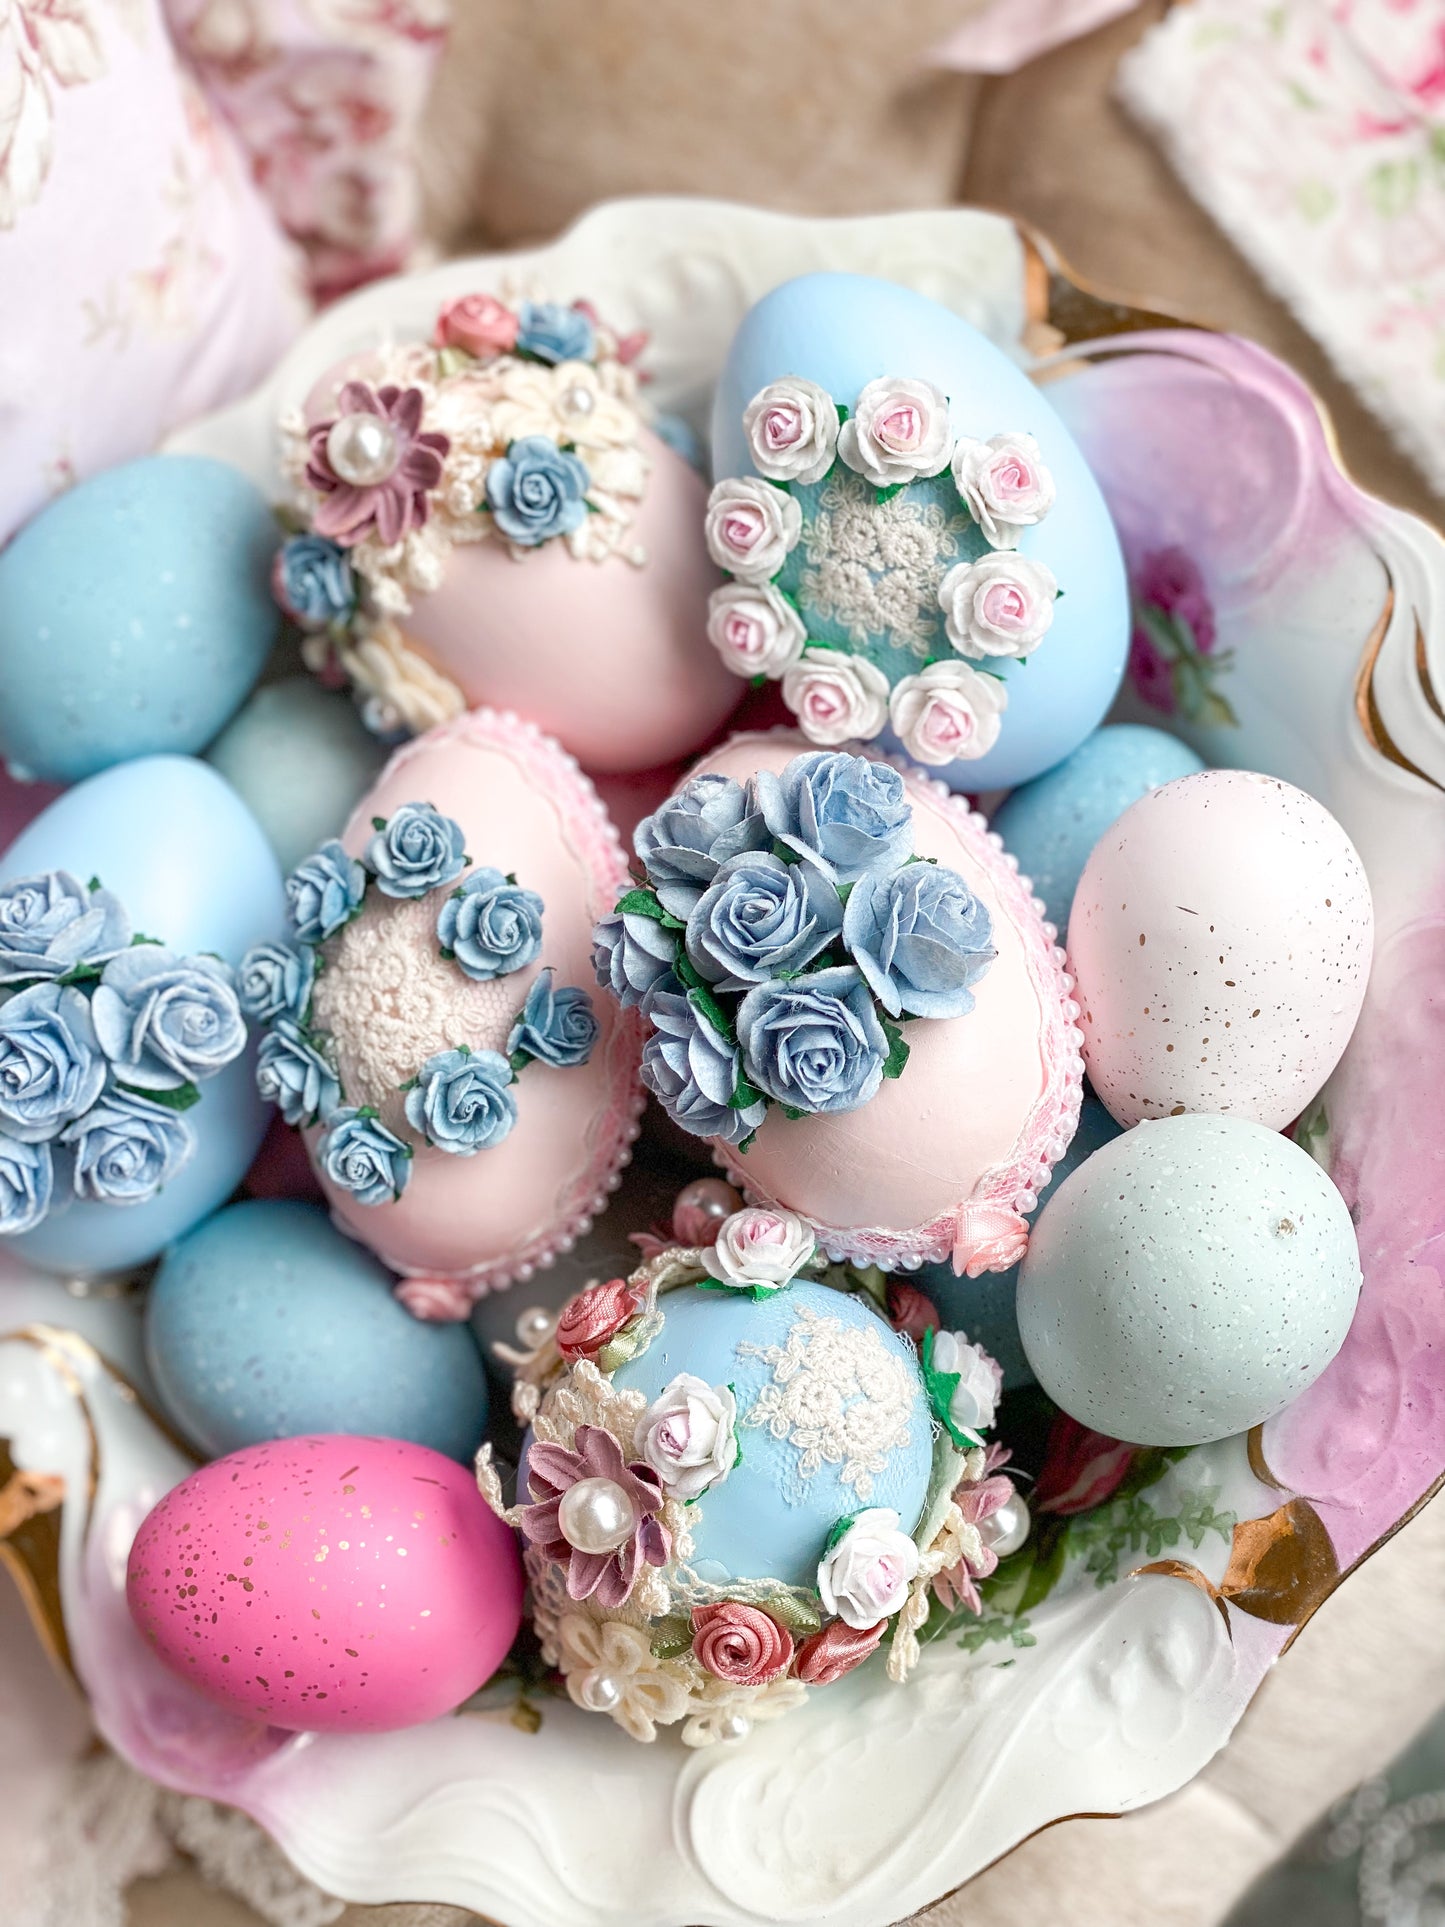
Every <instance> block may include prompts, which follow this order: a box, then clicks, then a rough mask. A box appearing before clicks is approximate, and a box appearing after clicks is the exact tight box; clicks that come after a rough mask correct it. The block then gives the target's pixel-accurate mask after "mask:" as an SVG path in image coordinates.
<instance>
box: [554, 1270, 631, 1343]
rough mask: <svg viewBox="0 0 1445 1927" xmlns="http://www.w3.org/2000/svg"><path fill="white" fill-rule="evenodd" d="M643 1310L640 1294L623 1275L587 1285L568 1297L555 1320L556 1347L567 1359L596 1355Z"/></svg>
mask: <svg viewBox="0 0 1445 1927" xmlns="http://www.w3.org/2000/svg"><path fill="white" fill-rule="evenodd" d="M641 1310H642V1294H641V1292H640V1291H638V1290H637V1289H636V1288H635V1287H634V1286H632V1285H629V1284H628V1282H627V1280H626V1279H625V1278H609V1279H608V1281H607V1282H606V1284H602V1285H589V1286H588V1287H587V1289H586V1290H585V1291H579V1292H578V1293H577V1295H576V1297H575V1298H569V1299H568V1301H567V1303H566V1304H565V1305H564V1306H563V1307H562V1315H561V1317H560V1318H559V1319H558V1320H557V1349H558V1351H559V1352H561V1354H562V1356H563V1357H564V1358H565V1359H567V1360H568V1361H569V1362H574V1363H575V1361H576V1360H577V1359H579V1358H595V1357H596V1356H597V1354H598V1352H600V1351H601V1350H602V1348H603V1346H604V1345H606V1344H607V1343H608V1341H609V1340H610V1339H613V1338H615V1337H616V1336H617V1334H618V1332H620V1331H621V1329H622V1327H623V1326H624V1325H625V1324H626V1323H627V1322H628V1320H629V1319H631V1318H635V1317H636V1316H637V1314H638V1312H640V1311H641Z"/></svg>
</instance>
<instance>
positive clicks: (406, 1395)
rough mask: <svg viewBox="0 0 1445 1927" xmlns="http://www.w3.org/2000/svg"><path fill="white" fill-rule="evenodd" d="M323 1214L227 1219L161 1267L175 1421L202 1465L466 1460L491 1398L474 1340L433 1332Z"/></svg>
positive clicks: (161, 1327) (162, 1366)
mask: <svg viewBox="0 0 1445 1927" xmlns="http://www.w3.org/2000/svg"><path fill="white" fill-rule="evenodd" d="M392 1284H393V1279H392V1276H391V1273H390V1272H389V1271H387V1270H386V1269H385V1267H384V1266H382V1265H381V1264H379V1263H378V1262H377V1260H376V1259H375V1258H373V1257H372V1255H371V1253H370V1252H369V1251H367V1250H366V1248H365V1247H364V1246H363V1245H359V1244H356V1243H355V1242H354V1241H353V1240H351V1239H350V1238H346V1237H344V1236H343V1235H342V1234H341V1232H339V1231H338V1230H336V1228H335V1226H334V1225H333V1224H332V1223H331V1221H330V1219H329V1217H328V1216H327V1214H326V1212H325V1211H324V1210H322V1209H321V1207H320V1206H319V1205H311V1204H299V1203H293V1202H290V1201H287V1200H275V1201H261V1200H256V1201H253V1202H250V1203H246V1204H233V1205H228V1206H227V1207H226V1209H225V1210H223V1211H218V1212H217V1213H216V1215H215V1217H213V1218H208V1219H207V1220H206V1222H205V1223H204V1224H201V1225H198V1226H197V1227H196V1229H195V1230H194V1231H192V1232H189V1233H188V1234H187V1235H186V1236H185V1237H184V1238H181V1239H179V1240H178V1241H177V1242H176V1243H175V1244H174V1245H172V1246H171V1248H170V1250H169V1251H168V1252H167V1253H166V1255H165V1257H164V1259H163V1260H162V1262H161V1267H160V1270H159V1271H158V1272H157V1273H156V1276H155V1279H154V1281H153V1283H152V1285H151V1289H150V1294H149V1296H148V1298H147V1300H146V1350H147V1354H148V1356H149V1359H150V1364H151V1371H152V1375H153V1377H154V1379H155V1382H156V1385H157V1387H158V1388H159V1390H160V1394H161V1397H162V1400H163V1401H164V1404H165V1409H166V1412H167V1413H168V1415H169V1416H170V1417H171V1419H173V1420H174V1422H175V1423H176V1425H177V1426H178V1427H179V1428H180V1430H181V1431H182V1432H183V1433H184V1434H185V1435H186V1437H187V1438H189V1439H190V1440H192V1441H193V1442H194V1443H195V1444H196V1445H197V1446H198V1447H199V1448H200V1450H201V1451H203V1452H205V1453H206V1454H207V1455H208V1456H215V1455H219V1454H220V1453H223V1452H233V1451H235V1450H236V1449H237V1448H238V1447H239V1446H243V1445H255V1444H259V1443H260V1441H261V1440H263V1439H281V1438H296V1437H300V1436H301V1435H302V1434H305V1433H311V1432H353V1431H356V1430H357V1429H358V1428H359V1427H360V1426H362V1425H365V1426H367V1427H368V1428H369V1430H370V1431H371V1432H372V1433H374V1434H375V1435H377V1436H378V1437H381V1438H394V1439H410V1440H411V1441H412V1442H413V1443H414V1444H416V1445H426V1446H430V1447H431V1448H432V1449H433V1451H437V1452H444V1453H446V1455H447V1457H448V1458H453V1459H460V1460H462V1461H463V1463H467V1462H469V1461H470V1460H471V1457H472V1455H473V1453H474V1452H475V1451H476V1449H477V1446H478V1445H479V1444H480V1443H481V1440H482V1434H483V1432H484V1431H485V1430H486V1423H487V1386H486V1377H485V1373H484V1371H483V1368H482V1360H481V1355H480V1353H479V1352H478V1350H477V1346H476V1341H475V1340H474V1338H473V1337H472V1334H471V1331H470V1330H469V1329H468V1328H467V1327H466V1326H465V1325H457V1324H423V1323H422V1322H421V1321H420V1320H418V1319H415V1318H413V1317H412V1315H411V1314H410V1312H408V1311H407V1310H406V1309H405V1307H404V1306H402V1305H401V1304H400V1303H398V1301H397V1300H396V1298H394V1297H393V1295H392Z"/></svg>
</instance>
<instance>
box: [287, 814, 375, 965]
mask: <svg viewBox="0 0 1445 1927" xmlns="http://www.w3.org/2000/svg"><path fill="white" fill-rule="evenodd" d="M365 894H366V871H365V870H364V869H363V868H362V867H361V865H360V864H359V863H358V862H357V860H356V858H355V857H354V856H348V855H347V854H346V852H345V850H343V849H342V847H341V845H340V843H339V842H338V841H337V840H336V838H335V837H332V839H331V841H330V842H329V843H323V844H322V846H321V848H320V849H319V850H318V851H317V852H316V854H315V855H314V856H308V857H307V859H306V861H305V862H304V863H299V864H297V866H296V868H295V869H294V870H293V871H292V872H291V874H290V876H289V877H287V879H286V907H287V909H288V910H289V911H290V914H291V928H292V929H293V930H294V931H295V932H296V935H297V937H298V938H299V939H300V940H301V942H302V943H321V942H322V941H323V940H324V939H325V938H327V937H330V936H334V935H335V933H336V932H337V931H338V930H339V929H340V928H341V926H342V924H344V923H349V922H350V921H351V919H352V917H353V916H355V914H356V912H357V911H358V910H359V909H360V908H361V899H362V897H363V896H364V895H365Z"/></svg>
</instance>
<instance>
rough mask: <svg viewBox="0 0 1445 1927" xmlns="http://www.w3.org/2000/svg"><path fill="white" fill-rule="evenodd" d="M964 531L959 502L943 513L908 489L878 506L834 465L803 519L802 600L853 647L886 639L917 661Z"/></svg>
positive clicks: (966, 523)
mask: <svg viewBox="0 0 1445 1927" xmlns="http://www.w3.org/2000/svg"><path fill="white" fill-rule="evenodd" d="M971 527H972V522H971V519H970V517H969V515H968V513H967V511H966V510H965V509H963V507H962V506H961V505H960V507H959V510H958V512H957V514H955V515H948V514H946V513H945V512H944V510H943V508H942V507H941V506H940V505H939V504H938V503H937V502H920V501H917V500H914V499H912V498H911V496H910V495H909V494H908V493H907V492H905V493H904V494H901V495H894V496H891V497H889V499H888V500H886V501H883V502H880V501H879V500H878V499H877V491H876V490H875V489H874V488H873V487H872V485H871V484H870V483H868V482H865V481H864V480H863V478H862V476H860V475H855V474H853V473H852V471H851V470H848V469H845V468H842V467H838V468H835V469H834V471H833V473H832V474H831V475H830V476H829V478H828V480H827V481H826V482H825V483H824V485H823V488H822V490H821V492H820V494H819V495H818V497H817V502H816V505H815V508H814V510H813V512H812V513H811V514H810V515H808V516H807V517H805V522H804V528H803V544H802V546H803V554H804V556H805V557H806V560H807V566H806V567H805V568H804V570H803V576H802V585H801V593H802V599H803V600H804V602H805V603H806V604H807V605H808V607H809V608H810V610H812V611H813V612H814V613H815V614H816V615H818V616H821V617H822V618H823V619H824V620H826V621H829V622H836V623H838V624H839V625H840V626H841V627H842V628H843V629H844V630H845V632H846V634H847V636H848V639H849V641H850V642H852V643H853V644H854V645H855V646H856V647H857V648H859V649H864V648H866V647H867V646H868V644H869V643H870V642H871V641H876V640H877V639H878V638H879V637H887V639H888V640H889V641H890V642H892V643H895V644H896V645H897V646H898V647H899V648H902V649H908V650H911V651H912V652H913V654H915V655H916V656H918V657H920V658H922V657H924V656H926V655H927V654H928V652H929V649H930V647H931V646H932V645H933V644H934V643H935V642H936V641H937V639H938V631H939V617H938V585H939V582H940V581H941V580H942V578H943V575H944V572H945V571H946V570H947V569H948V568H949V566H950V565H951V564H952V563H954V562H956V561H957V560H958V559H959V558H960V556H961V555H962V554H963V548H962V544H961V541H960V538H961V536H962V535H963V533H964V532H965V531H966V530H967V529H969V528H971Z"/></svg>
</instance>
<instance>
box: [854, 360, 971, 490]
mask: <svg viewBox="0 0 1445 1927" xmlns="http://www.w3.org/2000/svg"><path fill="white" fill-rule="evenodd" d="M952 446H953V430H952V428H951V427H950V426H949V420H948V397H947V396H946V395H945V394H944V392H943V390H942V389H941V388H935V387H934V385H933V383H932V382H931V381H913V380H911V379H910V378H909V377H908V376H907V375H883V376H880V378H879V379H878V380H877V381H870V382H869V384H868V386H867V387H866V388H865V389H864V390H863V392H862V394H860V395H859V397H858V400H857V401H856V403H855V404H854V407H853V413H852V414H851V415H850V416H849V417H848V419H847V421H845V422H844V424H843V426H842V428H841V429H840V430H839V433H838V453H839V454H840V455H841V456H842V457H843V460H844V461H845V462H846V463H847V464H848V466H849V468H853V469H856V470H857V471H858V473H859V474H860V475H861V476H862V477H863V478H864V480H865V481H869V482H872V483H873V485H874V486H875V487H876V488H891V487H892V486H893V485H894V483H896V482H914V481H917V480H918V478H919V476H921V475H938V474H940V473H941V472H942V471H943V470H944V469H945V468H946V467H947V466H948V456H949V450H950V449H951V448H952Z"/></svg>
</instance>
